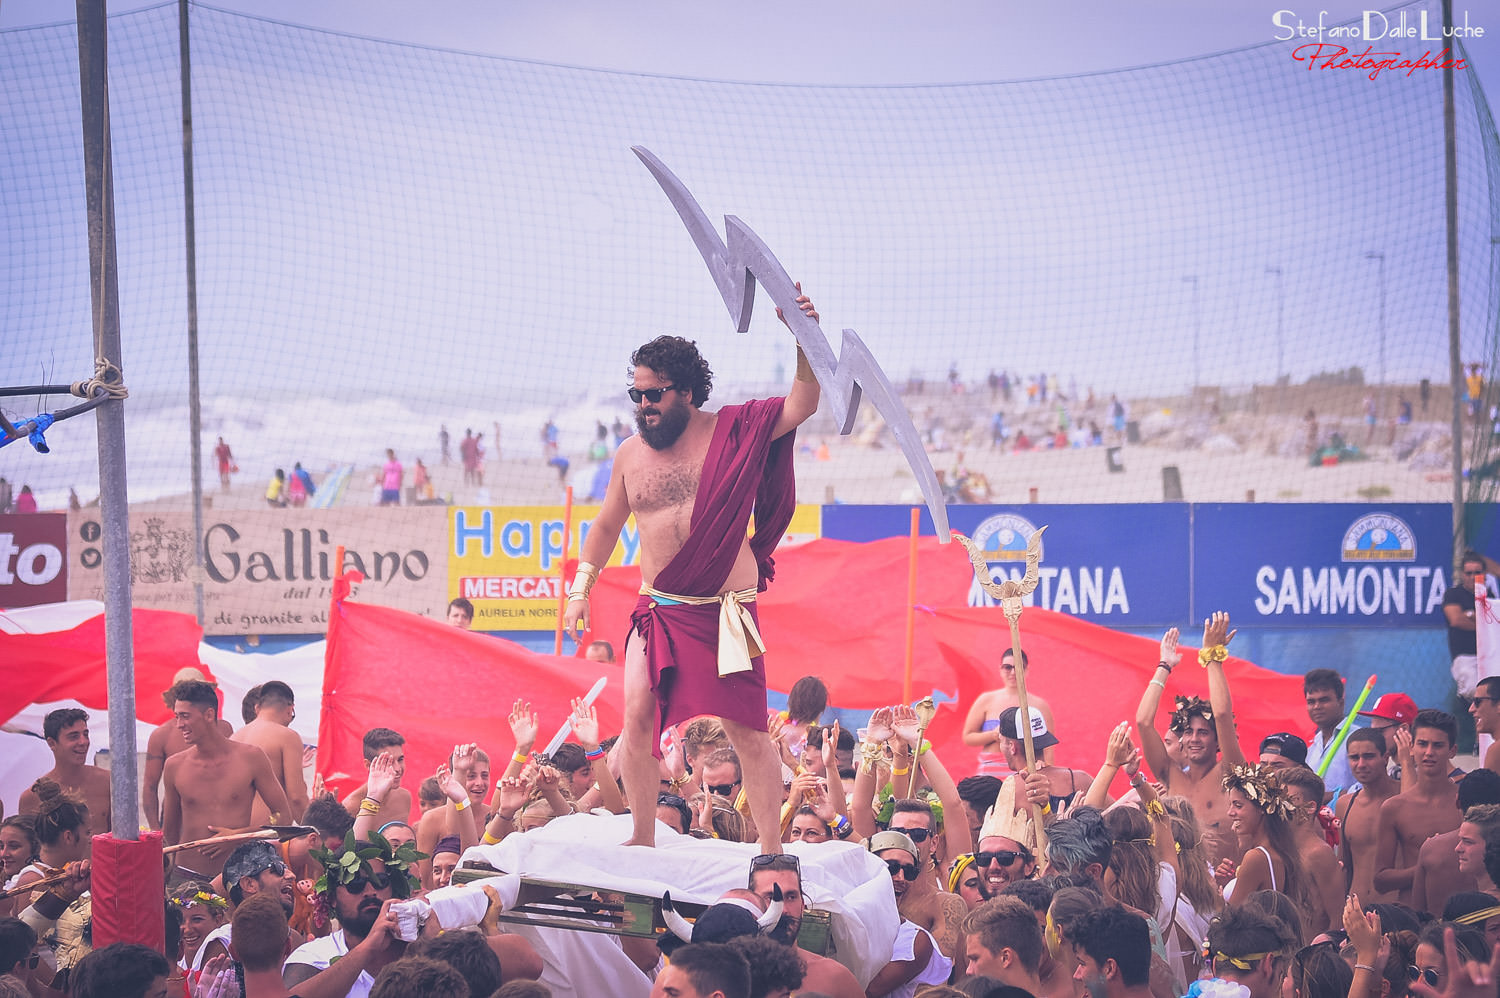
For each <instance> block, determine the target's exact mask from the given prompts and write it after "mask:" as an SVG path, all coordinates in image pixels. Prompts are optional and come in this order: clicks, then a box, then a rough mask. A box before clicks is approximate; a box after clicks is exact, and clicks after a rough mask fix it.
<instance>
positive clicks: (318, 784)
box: [307, 773, 328, 800]
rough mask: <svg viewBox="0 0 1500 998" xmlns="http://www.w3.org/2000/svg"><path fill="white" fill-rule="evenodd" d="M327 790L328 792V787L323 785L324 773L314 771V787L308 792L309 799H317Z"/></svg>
mask: <svg viewBox="0 0 1500 998" xmlns="http://www.w3.org/2000/svg"><path fill="white" fill-rule="evenodd" d="M327 792H328V789H327V788H326V787H324V786H323V774H322V773H314V774H313V781H312V789H311V790H309V791H308V792H307V794H308V799H309V800H317V799H318V798H319V797H322V796H323V795H324V794H326V793H327Z"/></svg>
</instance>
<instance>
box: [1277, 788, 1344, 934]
mask: <svg viewBox="0 0 1500 998" xmlns="http://www.w3.org/2000/svg"><path fill="white" fill-rule="evenodd" d="M1276 775H1277V776H1278V777H1280V778H1281V784H1282V786H1284V787H1285V788H1286V795H1287V799H1288V800H1289V801H1291V802H1292V806H1293V807H1295V808H1296V809H1297V812H1296V813H1295V814H1294V815H1292V839H1293V841H1294V842H1295V843H1296V846H1297V855H1298V857H1299V858H1300V859H1301V860H1302V874H1303V876H1304V877H1306V878H1307V882H1308V884H1309V885H1310V890H1309V891H1308V897H1309V898H1310V899H1311V901H1312V905H1313V908H1312V912H1311V915H1312V916H1313V917H1312V920H1311V921H1309V922H1307V923H1305V924H1304V925H1303V929H1304V930H1305V932H1306V934H1307V936H1308V937H1309V938H1311V937H1312V936H1315V935H1317V934H1318V933H1320V932H1327V931H1329V930H1331V929H1336V928H1338V927H1339V926H1340V925H1342V924H1343V918H1344V900H1345V893H1344V891H1343V889H1342V888H1343V886H1344V874H1343V871H1342V870H1340V869H1339V860H1338V857H1337V856H1336V855H1334V852H1333V848H1332V847H1331V846H1329V844H1328V840H1327V839H1326V838H1324V837H1323V826H1322V824H1321V823H1319V821H1318V811H1319V809H1320V808H1322V806H1323V794H1324V792H1325V790H1324V783H1323V780H1322V778H1321V777H1319V776H1318V774H1317V773H1314V772H1313V771H1312V770H1311V769H1308V768H1307V767H1306V766H1291V767H1288V768H1286V769H1284V770H1282V771H1281V772H1279V773H1277V774H1276Z"/></svg>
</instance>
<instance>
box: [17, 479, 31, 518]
mask: <svg viewBox="0 0 1500 998" xmlns="http://www.w3.org/2000/svg"><path fill="white" fill-rule="evenodd" d="M16 512H17V513H35V512H36V496H34V495H32V494H31V486H30V485H23V486H21V494H20V495H18V496H16Z"/></svg>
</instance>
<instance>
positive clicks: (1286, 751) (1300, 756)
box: [1260, 731, 1307, 770]
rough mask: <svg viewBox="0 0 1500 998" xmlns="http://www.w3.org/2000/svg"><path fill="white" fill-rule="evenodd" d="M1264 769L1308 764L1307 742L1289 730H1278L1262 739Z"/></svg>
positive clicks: (1261, 752)
mask: <svg viewBox="0 0 1500 998" xmlns="http://www.w3.org/2000/svg"><path fill="white" fill-rule="evenodd" d="M1260 766H1261V768H1262V769H1275V770H1282V769H1291V768H1292V767H1294V766H1303V767H1305V766H1307V742H1305V741H1303V740H1302V739H1301V738H1299V737H1297V736H1296V735H1294V734H1292V733H1291V732H1289V731H1278V732H1276V733H1275V734H1274V735H1267V736H1266V737H1264V738H1262V739H1261V741H1260Z"/></svg>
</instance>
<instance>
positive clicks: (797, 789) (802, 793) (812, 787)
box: [786, 773, 818, 807]
mask: <svg viewBox="0 0 1500 998" xmlns="http://www.w3.org/2000/svg"><path fill="white" fill-rule="evenodd" d="M817 793H818V778H817V777H816V776H814V775H813V774H811V773H799V774H798V775H797V776H794V777H792V785H791V786H790V787H789V788H788V789H787V792H786V799H787V800H788V801H791V802H792V803H794V804H796V805H797V806H798V807H800V806H802V805H803V804H804V803H806V802H808V801H811V800H813V799H814V798H815V797H816V796H817Z"/></svg>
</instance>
